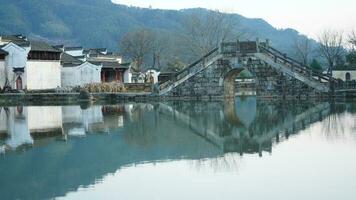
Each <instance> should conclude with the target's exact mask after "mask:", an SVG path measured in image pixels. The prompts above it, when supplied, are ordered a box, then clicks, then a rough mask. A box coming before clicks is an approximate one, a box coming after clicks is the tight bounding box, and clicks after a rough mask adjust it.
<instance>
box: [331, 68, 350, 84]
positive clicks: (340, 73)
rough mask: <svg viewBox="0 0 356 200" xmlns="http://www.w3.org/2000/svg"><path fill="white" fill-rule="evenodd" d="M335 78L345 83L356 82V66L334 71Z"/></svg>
mask: <svg viewBox="0 0 356 200" xmlns="http://www.w3.org/2000/svg"><path fill="white" fill-rule="evenodd" d="M333 77H334V78H335V79H341V80H343V81H354V80H356V66H345V67H343V68H337V69H334V70H333Z"/></svg>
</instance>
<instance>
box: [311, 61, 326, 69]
mask: <svg viewBox="0 0 356 200" xmlns="http://www.w3.org/2000/svg"><path fill="white" fill-rule="evenodd" d="M310 68H311V69H313V70H315V71H322V70H323V68H322V67H321V65H320V64H319V62H318V61H317V60H316V59H313V61H312V63H311V64H310Z"/></svg>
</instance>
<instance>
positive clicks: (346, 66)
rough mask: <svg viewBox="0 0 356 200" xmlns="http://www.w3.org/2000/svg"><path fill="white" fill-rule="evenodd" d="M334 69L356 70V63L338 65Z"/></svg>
mask: <svg viewBox="0 0 356 200" xmlns="http://www.w3.org/2000/svg"><path fill="white" fill-rule="evenodd" d="M333 71H356V64H355V65H345V66H337V67H335V69H333Z"/></svg>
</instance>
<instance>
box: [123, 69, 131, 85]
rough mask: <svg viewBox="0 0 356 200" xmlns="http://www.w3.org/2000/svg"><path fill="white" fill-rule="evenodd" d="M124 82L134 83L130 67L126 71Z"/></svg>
mask: <svg viewBox="0 0 356 200" xmlns="http://www.w3.org/2000/svg"><path fill="white" fill-rule="evenodd" d="M124 83H132V73H131V69H128V70H126V71H125V72H124Z"/></svg>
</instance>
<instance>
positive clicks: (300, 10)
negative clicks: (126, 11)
mask: <svg viewBox="0 0 356 200" xmlns="http://www.w3.org/2000/svg"><path fill="white" fill-rule="evenodd" d="M112 1H113V2H117V3H121V4H126V5H129V6H130V5H132V6H139V7H149V6H152V7H153V8H164V9H181V8H192V7H204V8H210V9H219V10H221V11H225V12H234V13H239V14H241V15H243V16H245V17H251V18H263V19H265V20H266V21H267V22H269V23H270V24H272V25H273V26H274V27H276V28H294V29H296V30H298V31H299V32H301V33H303V34H306V35H308V36H310V37H313V38H316V36H317V35H318V33H319V32H320V31H322V30H324V29H340V30H343V31H344V32H348V31H350V30H351V29H356V11H355V9H356V0H174V1H173V0H170V1H168V0H112Z"/></svg>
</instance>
